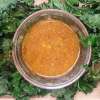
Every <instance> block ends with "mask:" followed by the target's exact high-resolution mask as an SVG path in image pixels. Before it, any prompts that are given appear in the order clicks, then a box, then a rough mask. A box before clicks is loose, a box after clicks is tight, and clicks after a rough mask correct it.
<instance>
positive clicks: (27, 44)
mask: <svg viewBox="0 0 100 100" xmlns="http://www.w3.org/2000/svg"><path fill="white" fill-rule="evenodd" d="M79 52H80V43H79V38H78V36H77V34H76V33H75V32H73V30H72V29H71V27H69V26H68V25H67V24H65V23H64V22H62V21H60V20H55V19H47V20H40V21H38V22H37V23H36V24H34V25H32V26H31V28H30V29H29V30H28V31H27V32H26V35H25V37H24V39H23V42H22V58H23V61H24V63H25V64H26V66H27V67H28V68H29V69H30V71H31V72H32V73H36V74H39V75H42V76H59V75H62V74H64V73H66V72H69V71H70V70H71V69H72V68H73V67H72V65H73V64H74V63H75V61H76V60H77V57H78V55H79Z"/></svg>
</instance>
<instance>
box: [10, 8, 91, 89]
mask: <svg viewBox="0 0 100 100" xmlns="http://www.w3.org/2000/svg"><path fill="white" fill-rule="evenodd" d="M47 18H53V19H58V20H62V21H64V22H65V23H67V24H68V25H69V26H70V27H71V28H72V29H73V31H75V32H76V33H77V34H78V35H79V34H80V33H81V34H83V36H84V37H86V36H88V32H87V30H86V28H85V26H84V25H83V24H82V23H81V22H80V21H79V19H77V18H76V17H74V16H73V15H72V14H70V13H68V12H64V11H62V10H57V9H46V10H40V11H38V12H35V13H33V14H32V15H30V16H28V17H27V18H26V19H25V20H24V21H23V22H22V23H21V25H20V26H19V27H18V29H17V30H16V33H15V35H14V38H13V50H12V55H13V60H14V63H15V65H16V68H17V70H18V71H19V72H20V74H21V75H22V76H23V77H24V78H25V79H26V80H27V81H28V82H30V83H31V84H33V85H35V86H38V87H40V88H44V89H59V88H63V87H65V86H69V85H71V84H72V83H74V82H75V81H77V80H78V79H79V78H80V77H81V76H82V75H83V74H84V73H85V69H84V68H83V67H81V65H83V64H84V65H87V64H89V61H90V58H91V47H88V48H84V47H83V46H82V45H81V51H80V55H79V58H78V60H77V62H76V64H75V67H74V68H73V69H72V70H71V71H70V72H69V73H68V74H64V75H62V76H60V77H55V78H48V77H41V76H39V75H36V74H32V73H31V72H30V70H29V69H28V68H27V66H26V65H25V64H24V62H23V60H22V56H21V44H22V40H23V38H24V36H25V32H26V31H27V29H28V28H29V27H30V26H31V25H32V24H35V23H36V22H37V21H39V20H41V19H47Z"/></svg>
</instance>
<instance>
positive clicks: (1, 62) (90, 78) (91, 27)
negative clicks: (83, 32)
mask: <svg viewBox="0 0 100 100" xmlns="http://www.w3.org/2000/svg"><path fill="white" fill-rule="evenodd" d="M1 4H2V5H1ZM47 8H54V9H62V10H64V11H68V12H70V13H72V14H73V15H75V16H76V17H78V18H79V19H80V20H81V21H82V22H83V23H84V24H85V26H86V27H87V30H88V32H89V33H90V36H89V37H87V38H82V43H83V45H84V46H86V47H87V46H88V45H91V46H92V58H91V63H90V65H88V66H87V65H85V68H86V70H87V72H86V73H85V75H84V76H83V77H81V78H80V79H79V80H78V81H77V82H75V83H74V84H72V85H71V86H70V87H66V88H63V89H59V90H53V91H48V90H44V89H40V88H38V87H35V86H32V85H31V84H29V83H28V82H26V81H25V80H24V79H23V78H22V77H21V75H20V74H19V73H18V71H17V70H16V68H15V66H14V64H13V61H12V57H11V50H12V38H13V35H14V32H15V31H16V29H17V27H18V26H19V24H20V23H21V22H22V21H23V20H24V19H25V18H26V17H27V16H28V15H30V14H31V13H33V12H35V11H38V10H40V9H47ZM96 63H100V0H49V3H48V4H42V5H40V6H39V7H34V6H33V0H9V1H8V0H0V95H6V94H8V95H12V96H14V97H15V98H16V99H17V100H29V97H30V96H32V95H35V96H38V95H46V94H48V93H50V94H51V95H53V96H56V97H57V98H58V100H73V99H72V97H73V96H74V94H75V93H76V91H77V90H79V91H83V92H85V93H87V92H90V91H91V90H92V89H93V88H94V87H95V86H96V83H97V82H98V81H100V70H96V69H94V68H95V67H93V66H94V65H95V64H96Z"/></svg>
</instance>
